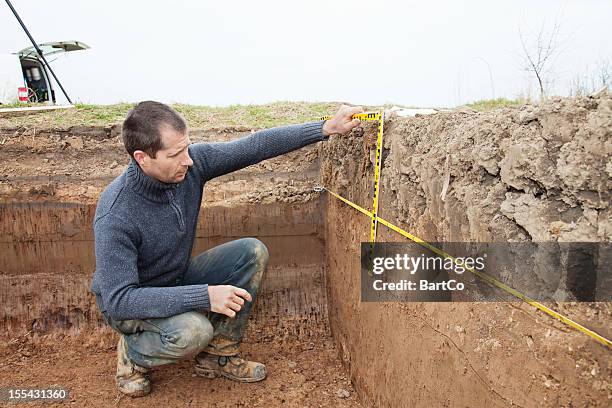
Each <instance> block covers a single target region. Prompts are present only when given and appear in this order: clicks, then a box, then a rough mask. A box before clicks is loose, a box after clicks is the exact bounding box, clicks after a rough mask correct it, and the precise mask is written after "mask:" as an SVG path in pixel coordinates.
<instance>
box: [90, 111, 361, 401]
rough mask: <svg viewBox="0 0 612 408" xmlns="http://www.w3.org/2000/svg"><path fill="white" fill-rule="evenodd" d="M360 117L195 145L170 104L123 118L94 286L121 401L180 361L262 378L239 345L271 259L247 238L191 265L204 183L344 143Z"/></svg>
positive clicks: (241, 377)
mask: <svg viewBox="0 0 612 408" xmlns="http://www.w3.org/2000/svg"><path fill="white" fill-rule="evenodd" d="M359 112H362V109H361V108H359V107H348V106H342V107H341V108H340V110H339V111H338V113H337V114H336V115H335V116H334V117H333V118H332V119H330V120H328V121H318V122H311V123H304V124H300V125H291V126H284V127H277V128H273V129H267V130H262V131H259V132H256V133H253V134H251V135H249V136H247V137H244V138H242V139H238V140H235V141H231V142H226V143H195V144H191V142H190V140H189V132H188V128H187V125H186V123H185V121H184V119H183V118H182V117H181V116H180V115H179V114H178V113H177V112H176V111H174V110H173V109H172V108H171V107H169V106H167V105H164V104H161V103H158V102H153V101H146V102H141V103H139V104H138V105H136V106H135V107H134V108H133V109H132V110H131V111H130V112H129V113H128V114H127V117H126V119H125V121H124V123H123V130H122V137H123V143H124V146H125V149H126V151H127V153H128V154H129V156H130V164H129V165H128V167H127V168H126V170H125V171H124V172H123V173H122V174H121V175H120V176H119V177H117V178H116V179H115V180H114V181H113V182H112V183H111V184H110V185H109V186H108V187H107V188H106V189H105V190H104V192H103V193H102V194H101V196H100V199H99V201H98V206H97V208H96V214H95V218H94V223H93V228H94V234H95V252H96V271H95V273H94V276H93V281H92V284H91V290H92V292H93V293H95V295H96V302H97V305H98V307H99V309H100V311H101V313H102V315H103V316H104V319H105V321H106V322H107V323H108V324H109V325H110V326H111V327H112V328H113V329H114V330H116V331H117V332H119V333H120V338H119V343H118V345H117V373H116V382H117V386H118V388H119V391H121V392H122V393H124V394H127V395H130V396H133V397H137V396H143V395H146V394H148V393H149V392H150V390H151V383H150V379H149V377H148V375H147V373H148V372H149V370H150V369H151V368H153V367H156V366H160V365H163V364H170V363H174V362H176V361H178V360H181V359H184V358H194V359H195V370H196V373H198V374H199V375H201V376H203V377H207V378H213V377H216V376H224V377H227V378H230V379H233V380H236V381H242V382H254V381H260V380H263V379H264V378H265V377H266V367H265V366H264V365H263V364H261V363H258V362H254V361H246V360H244V359H242V358H240V341H241V339H242V335H243V333H244V329H245V325H246V322H247V320H248V317H249V313H250V312H251V309H252V307H253V303H254V302H255V299H256V297H257V292H258V289H259V285H260V283H261V279H262V276H263V273H264V270H265V268H266V265H267V263H268V250H267V248H266V247H265V245H264V244H263V243H262V242H261V241H259V240H257V239H255V238H243V239H238V240H235V241H231V242H228V243H225V244H223V245H219V246H217V247H214V248H212V249H209V250H207V251H205V252H203V253H201V254H199V255H198V256H196V257H194V258H191V252H192V249H193V245H194V238H195V231H196V225H197V223H198V214H199V210H200V205H201V202H202V194H203V192H202V190H203V187H204V184H205V183H206V182H207V181H208V180H211V179H213V178H215V177H218V176H221V175H223V174H227V173H230V172H232V171H235V170H238V169H241V168H244V167H246V166H249V165H251V164H255V163H258V162H260V161H262V160H265V159H268V158H271V157H275V156H278V155H281V154H284V153H288V152H290V151H293V150H296V149H298V148H300V147H303V146H306V145H308V144H311V143H315V142H318V141H321V140H325V139H326V138H327V137H328V136H329V135H330V134H333V133H338V134H344V133H347V132H348V131H350V130H351V129H352V128H354V127H355V126H357V125H358V123H359V122H358V121H357V120H354V119H352V115H354V114H356V113H359ZM207 312H211V313H210V314H208V313H207ZM207 316H209V317H210V319H209V318H208V317H207Z"/></svg>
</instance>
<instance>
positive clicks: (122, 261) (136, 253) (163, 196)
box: [91, 121, 327, 320]
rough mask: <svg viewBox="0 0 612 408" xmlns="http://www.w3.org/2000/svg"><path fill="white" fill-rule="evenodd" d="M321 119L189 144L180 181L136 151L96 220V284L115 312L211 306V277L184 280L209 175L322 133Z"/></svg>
mask: <svg viewBox="0 0 612 408" xmlns="http://www.w3.org/2000/svg"><path fill="white" fill-rule="evenodd" d="M323 123H324V122H323V121H321V122H311V123H304V124H301V125H291V126H284V127H278V128H273V129H266V130H261V131H259V132H255V133H253V134H251V135H249V136H247V137H244V138H241V139H238V140H235V141H231V142H226V143H195V144H192V145H190V146H189V155H190V156H191V158H192V160H193V166H192V167H191V168H190V169H189V171H188V172H187V175H186V177H185V179H184V180H183V181H181V182H180V183H176V184H167V183H162V182H160V181H158V180H156V179H154V178H152V177H149V176H148V175H146V174H145V173H144V172H143V171H142V170H141V168H140V166H139V165H138V163H136V161H135V160H134V159H131V161H130V164H129V166H128V167H127V169H126V170H125V171H124V172H123V173H122V174H121V175H120V176H119V177H117V178H116V179H115V180H114V181H113V182H112V183H111V184H110V185H109V186H108V187H107V188H106V189H105V190H104V191H103V192H102V194H101V196H100V199H99V201H98V206H97V208H96V214H95V218H94V222H93V227H94V234H95V251H96V271H95V272H94V276H93V281H92V284H91V290H92V292H94V293H95V294H96V295H97V296H98V297H99V298H100V300H101V308H102V310H103V311H104V310H105V311H106V312H107V313H108V314H109V315H110V316H111V317H112V318H113V319H115V320H127V319H146V318H156V317H168V316H173V315H176V314H179V313H184V312H187V311H191V310H197V309H207V310H209V309H210V301H209V298H208V285H206V284H203V285H182V284H181V282H182V277H183V274H184V273H185V271H186V270H187V266H188V265H189V261H190V259H191V251H192V249H193V244H194V238H195V231H196V225H197V222H198V214H199V210H200V205H201V202H202V190H203V187H204V183H206V182H207V181H208V180H210V179H213V178H215V177H218V176H221V175H223V174H227V173H230V172H232V171H235V170H238V169H241V168H243V167H246V166H249V165H251V164H255V163H258V162H260V161H262V160H265V159H268V158H270V157H274V156H278V155H281V154H284V153H288V152H290V151H292V150H296V149H299V148H300V147H303V146H306V145H308V144H311V143H314V142H317V141H320V140H325V139H326V138H327V137H326V136H324V135H323V131H322V127H323Z"/></svg>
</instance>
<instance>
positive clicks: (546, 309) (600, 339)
mask: <svg viewBox="0 0 612 408" xmlns="http://www.w3.org/2000/svg"><path fill="white" fill-rule="evenodd" d="M358 115H364V114H358ZM358 115H354V116H353V118H355V117H357V118H358V119H361V118H359V117H358ZM327 119H329V117H323V118H321V120H327ZM370 120H373V119H370ZM376 120H378V119H376ZM380 120H381V121H383V120H384V116H381V117H380ZM382 130H383V128H382V125H379V128H378V132H379V134H378V139H377V143H376V144H377V146H376V151H377V153H376V155H377V160H376V167H378V166H380V161H379V154H380V151H381V148H382ZM376 167H375V177H376V175H378V176H380V170H379V169H377V168H376ZM377 170H378V171H377ZM374 185H375V189H376V190H377V189H378V181H377V180H375V184H374ZM323 190H325V191H327V192H328V193H329V194H331V195H332V196H333V197H335V198H337V199H339V200H340V201H342V202H344V203H345V204H348V205H349V206H351V207H353V208H354V209H356V210H357V211H359V212H360V213H362V214H364V215H367V216H368V217H370V218H372V224H373V225H374V229H373V234H374V238H372V230H371V231H370V237H371V240H370V242H372V243H373V242H374V239H375V237H376V224H377V223H378V222H380V223H381V224H383V225H384V226H386V227H388V228H390V229H391V230H393V231H395V232H397V233H398V234H400V235H402V236H404V237H406V238H408V239H410V240H412V241H414V242H416V243H417V244H419V245H421V246H423V247H425V248H427V249H429V250H431V251H432V252H434V253H436V254H438V255H440V256H442V257H444V258H450V259H452V260H453V262H456V263H459V264H462V262H460V261H459V260H457V259H456V258H454V257H453V256H452V255H450V254H448V253H446V252H445V251H443V250H441V249H439V248H436V247H434V246H433V245H431V244H430V243H428V242H427V241H424V240H422V239H421V238H419V237H417V236H415V235H412V234H411V233H409V232H407V231H405V230H403V229H402V228H400V227H398V226H396V225H394V224H392V223H390V222H389V221H387V220H385V219H382V218H380V217H379V216H378V214H377V213H374V212H373V211H368V210H366V209H365V208H363V207H360V206H359V205H357V204H355V203H353V202H352V201H349V200H347V199H346V198H344V197H342V196H340V195H339V194H336V193H334V192H333V191H331V190H329V189H327V188H326V187H322V186H320V187H316V188H315V191H323ZM377 199H378V191H375V194H374V200H375V205H377V204H378V203H377ZM375 208H376V207H375ZM462 266H463V267H464V268H465V269H466V270H468V271H470V272H471V273H473V274H474V275H476V276H478V277H479V278H481V279H483V280H485V281H486V282H488V283H490V284H492V285H493V286H496V287H497V288H499V289H502V290H503V291H505V292H507V293H510V294H511V295H513V296H515V297H517V298H519V299H521V300H523V301H525V302H526V303H528V304H530V305H531V306H533V307H535V308H537V309H539V310H541V311H542V312H544V313H546V314H548V315H550V316H552V317H554V318H556V319H558V320H560V321H562V322H563V323H565V324H567V325H568V326H571V327H573V328H574V329H576V330H579V331H581V332H582V333H584V334H586V335H587V336H590V337H591V338H593V339H595V340H597V341H598V342H600V343H602V344H603V345H605V346H608V347H610V348H612V341H610V340H608V339H607V338H605V337H603V336H602V335H600V334H599V333H596V332H594V331H593V330H591V329H588V328H586V327H584V326H582V325H581V324H579V323H577V322H575V321H573V320H572V319H570V318H569V317H567V316H564V315H562V314H561V313H558V312H556V311H554V310H552V309H550V308H549V307H547V306H545V305H543V304H542V303H540V302H537V301H535V300H533V299H531V298H530V297H529V296H527V295H524V294H522V293H521V292H519V291H517V290H516V289H513V288H511V287H510V286H508V285H506V284H505V283H503V282H501V281H500V280H498V279H496V278H494V277H493V276H491V275H489V274H487V273H484V272H481V271H478V270H475V269H473V268H469V267H467V266H465V265H462Z"/></svg>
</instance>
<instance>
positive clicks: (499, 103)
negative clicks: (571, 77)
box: [465, 98, 528, 111]
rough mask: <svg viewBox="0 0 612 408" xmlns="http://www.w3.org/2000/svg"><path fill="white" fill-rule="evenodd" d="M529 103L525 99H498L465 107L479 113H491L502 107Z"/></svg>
mask: <svg viewBox="0 0 612 408" xmlns="http://www.w3.org/2000/svg"><path fill="white" fill-rule="evenodd" d="M527 102H528V101H527V100H525V99H521V98H519V99H506V98H497V99H482V100H479V101H475V102H472V103H468V104H466V105H465V106H468V107H470V108H472V109H474V110H477V111H489V110H492V109H496V108H502V107H511V106H521V105H524V104H525V103H527Z"/></svg>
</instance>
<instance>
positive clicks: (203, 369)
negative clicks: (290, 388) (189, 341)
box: [195, 352, 266, 382]
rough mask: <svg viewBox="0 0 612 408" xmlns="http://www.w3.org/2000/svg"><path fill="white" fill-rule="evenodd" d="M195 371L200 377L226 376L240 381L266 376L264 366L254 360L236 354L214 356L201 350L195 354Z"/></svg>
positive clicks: (254, 379) (252, 380) (259, 379)
mask: <svg viewBox="0 0 612 408" xmlns="http://www.w3.org/2000/svg"><path fill="white" fill-rule="evenodd" d="M195 370H196V373H197V374H198V375H199V376H201V377H206V378H215V377H220V376H223V377H226V378H229V379H231V380H236V381H240V382H256V381H261V380H263V379H264V378H266V366H265V365H263V364H261V363H257V362H255V361H246V360H243V359H242V358H240V356H239V355H238V354H235V355H233V356H216V355H214V354H209V353H206V352H201V353H199V354H198V355H197V356H196V364H195Z"/></svg>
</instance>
